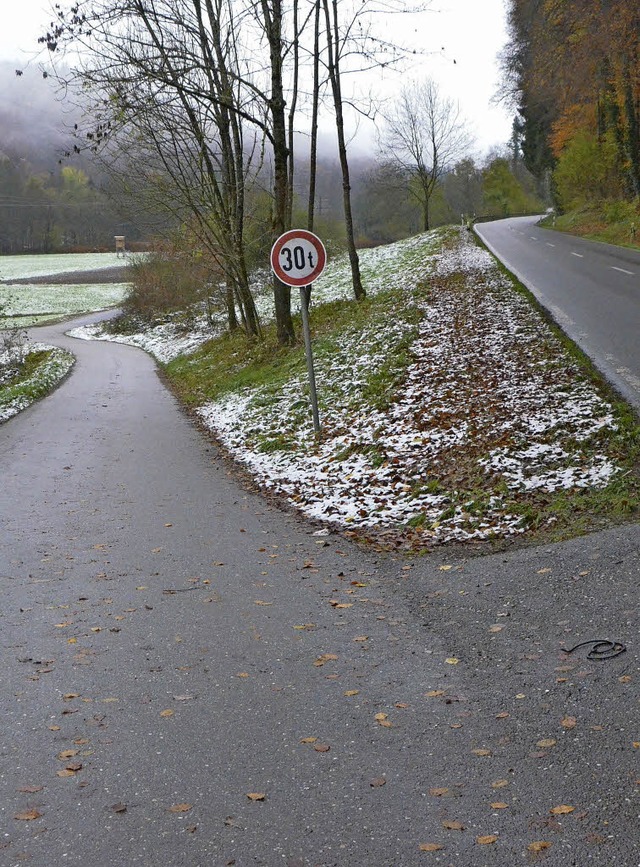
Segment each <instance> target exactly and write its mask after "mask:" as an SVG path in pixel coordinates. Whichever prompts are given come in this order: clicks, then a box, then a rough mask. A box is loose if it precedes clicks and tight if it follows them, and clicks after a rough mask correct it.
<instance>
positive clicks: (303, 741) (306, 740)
mask: <svg viewBox="0 0 640 867" xmlns="http://www.w3.org/2000/svg"><path fill="white" fill-rule="evenodd" d="M317 740H318V738H301V740H300V743H301V744H315V742H316V741H317Z"/></svg>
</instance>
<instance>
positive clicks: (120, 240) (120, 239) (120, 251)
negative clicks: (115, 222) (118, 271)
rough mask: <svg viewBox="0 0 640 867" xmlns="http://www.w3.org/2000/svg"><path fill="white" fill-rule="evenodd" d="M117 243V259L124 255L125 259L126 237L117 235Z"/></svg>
mask: <svg viewBox="0 0 640 867" xmlns="http://www.w3.org/2000/svg"><path fill="white" fill-rule="evenodd" d="M114 237H115V242H116V258H117V259H119V258H120V254H122V258H123V259H124V255H125V253H126V252H127V251H126V248H125V246H124V235H115V236H114Z"/></svg>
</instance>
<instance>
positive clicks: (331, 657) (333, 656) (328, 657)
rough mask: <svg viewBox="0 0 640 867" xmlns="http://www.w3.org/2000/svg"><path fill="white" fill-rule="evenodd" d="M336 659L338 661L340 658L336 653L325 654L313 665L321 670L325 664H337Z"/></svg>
mask: <svg viewBox="0 0 640 867" xmlns="http://www.w3.org/2000/svg"><path fill="white" fill-rule="evenodd" d="M336 659H338V657H337V656H336V654H335V653H323V654H322V655H321V656H319V657H318V658H317V659H316V660H315V661H314V663H313V664H314V665H315V666H316V668H319V667H320V666H321V665H324V664H325V662H335V660H336Z"/></svg>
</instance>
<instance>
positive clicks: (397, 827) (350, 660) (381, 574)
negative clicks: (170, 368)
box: [0, 325, 640, 867]
mask: <svg viewBox="0 0 640 867" xmlns="http://www.w3.org/2000/svg"><path fill="white" fill-rule="evenodd" d="M66 327H69V326H68V325H67V326H66ZM62 330H63V329H62V327H55V328H49V329H46V333H45V334H43V335H41V339H50V340H54V341H55V342H56V343H59V344H61V345H66V346H68V347H70V348H71V349H72V351H74V352H75V353H76V355H77V357H78V362H77V365H76V368H75V371H74V373H73V375H72V376H71V377H70V378H69V379H68V380H67V381H66V382H65V383H64V385H63V386H62V387H61V388H60V389H58V390H57V391H56V392H55V393H54V394H53V395H51V396H50V397H49V398H47V399H46V400H44V401H42V402H41V403H40V404H38V405H36V406H34V407H32V408H31V409H30V410H28V411H26V412H24V413H23V414H21V415H20V416H18V417H16V418H15V419H13V420H11V421H10V422H8V423H7V424H5V425H3V426H2V427H0V472H1V474H2V487H1V490H0V525H1V527H2V535H1V550H0V582H1V586H2V606H1V608H0V646H1V653H2V658H1V665H0V682H1V684H2V691H1V693H0V695H1V697H2V698H1V699H0V700H1V701H2V720H3V726H2V730H1V733H0V748H1V751H2V762H1V764H0V835H1V836H0V865H2V867H13V865H16V867H17V865H24V864H27V865H30V867H58V865H62V864H69V865H78V867H80V865H83V867H85V865H88V864H90V865H92V867H123V865H127V867H134V865H145V867H159V865H163V867H179V865H180V867H182V865H184V867H205V865H206V867H210V865H216V867H217V865H241V867H249V865H252V867H253V865H266V867H277V865H286V867H301V865H309V867H314V865H322V867H329V865H338V867H359V865H367V867H370V865H373V867H404V865H408V867H413V865H418V864H420V865H422V864H425V863H433V864H440V865H456V867H467V865H468V867H476V865H500V867H511V865H515V864H520V863H522V864H528V863H537V861H538V860H540V861H541V863H545V864H547V865H554V867H569V865H576V867H585V865H598V867H610V865H612V864H615V865H616V867H634V865H636V864H638V863H640V855H639V850H640V845H639V844H640V841H639V839H638V796H637V792H638V788H639V781H640V768H638V756H640V748H638V747H637V744H638V742H640V714H639V711H638V683H639V677H640V673H639V662H640V658H639V652H638V638H637V632H638V629H637V624H638V602H637V586H638V578H639V577H640V564H639V555H638V543H639V542H640V533H639V532H638V527H637V526H630V527H626V528H622V529H617V530H610V531H607V532H603V533H600V534H597V535H594V536H591V537H588V538H586V539H581V540H575V541H572V542H568V543H566V544H563V545H558V546H547V547H544V548H530V549H526V548H523V549H520V550H514V551H512V552H510V553H508V554H495V555H490V556H483V557H477V556H471V555H470V553H468V552H464V551H463V552H462V553H456V554H455V555H454V554H452V553H450V552H449V553H448V552H446V551H439V552H435V553H433V554H431V555H427V556H425V557H423V558H420V559H417V560H415V561H404V560H402V559H399V558H394V557H393V556H389V555H384V556H383V555H377V554H375V553H374V552H369V551H363V550H361V549H359V548H356V547H354V546H353V545H352V544H351V543H349V541H348V540H346V539H344V538H341V537H339V536H335V535H330V536H317V535H314V534H315V532H316V530H317V528H315V527H310V526H308V525H306V524H304V523H302V522H300V521H298V520H297V519H296V518H295V517H294V516H292V515H290V514H287V513H286V512H284V511H281V510H280V509H278V508H275V507H272V506H270V505H268V504H267V503H266V502H265V501H264V500H263V499H262V498H261V497H259V496H257V495H255V494H252V493H249V492H248V491H246V490H244V489H243V488H242V487H241V486H240V485H239V484H238V483H237V481H236V480H235V478H234V476H233V474H231V473H230V471H229V468H228V467H227V465H226V464H225V463H224V461H223V460H222V459H221V458H220V456H219V455H218V454H217V452H216V450H215V448H214V447H213V446H212V445H211V444H210V443H209V442H208V441H207V440H206V439H205V438H204V437H203V436H202V435H201V434H200V433H199V431H197V430H196V429H195V428H194V427H193V426H192V425H191V423H190V422H189V420H188V419H187V418H186V417H185V415H184V414H183V413H182V412H181V411H180V409H179V407H178V406H177V405H176V403H175V401H174V399H173V398H172V397H171V396H170V395H169V394H168V393H167V391H166V390H165V389H164V387H163V386H162V384H161V383H160V381H159V379H158V377H157V375H156V372H155V369H154V365H153V363H152V361H151V360H150V359H149V358H148V357H147V356H145V355H144V354H143V353H142V352H140V351H138V350H136V349H132V348H129V347H125V346H119V345H113V344H99V343H84V342H81V341H72V340H71V339H69V338H65V337H63V336H62ZM43 331H45V330H44V329H43ZM596 638H597V639H605V638H611V639H615V640H619V641H621V642H623V643H624V644H625V646H626V652H625V653H623V654H621V655H619V656H617V657H615V658H613V659H610V660H607V661H604V660H595V661H593V660H589V659H587V653H586V652H587V650H588V648H579V649H578V650H576V651H575V652H574V653H572V654H566V653H564V652H563V651H562V650H561V648H562V647H566V648H570V647H571V646H573V645H574V644H577V643H578V642H581V641H584V640H587V639H596ZM249 796H251V797H249ZM421 846H422V847H423V849H421ZM437 847H441V848H437Z"/></svg>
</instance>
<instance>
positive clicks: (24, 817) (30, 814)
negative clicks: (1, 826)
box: [13, 810, 42, 822]
mask: <svg viewBox="0 0 640 867" xmlns="http://www.w3.org/2000/svg"><path fill="white" fill-rule="evenodd" d="M40 816H42V813H40V812H39V811H38V810H25V811H24V812H23V813H16V814H15V816H14V817H13V818H14V819H18V820H19V821H20V822H31V821H32V820H33V819H39V818H40Z"/></svg>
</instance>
